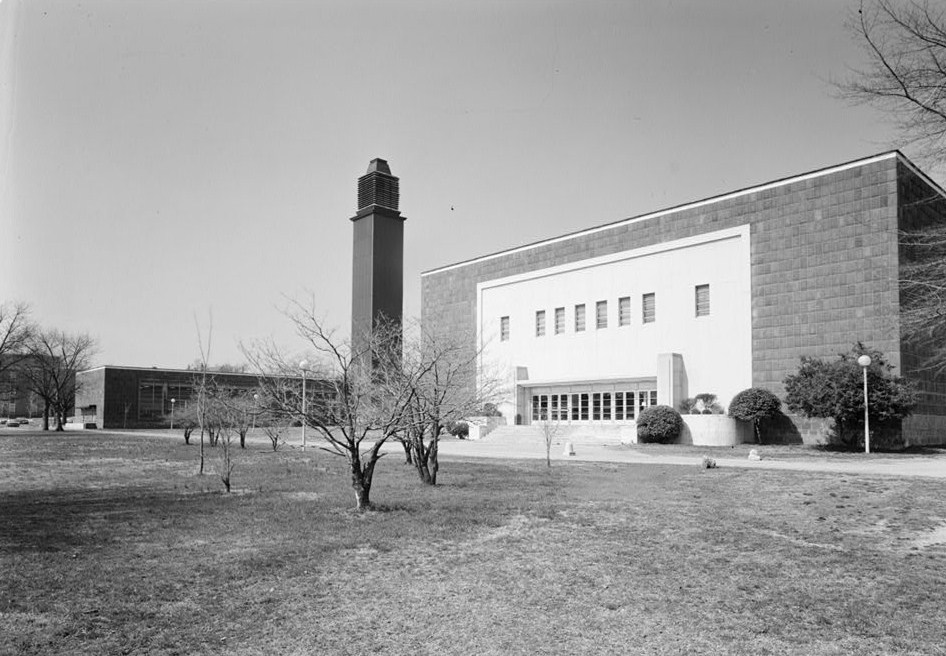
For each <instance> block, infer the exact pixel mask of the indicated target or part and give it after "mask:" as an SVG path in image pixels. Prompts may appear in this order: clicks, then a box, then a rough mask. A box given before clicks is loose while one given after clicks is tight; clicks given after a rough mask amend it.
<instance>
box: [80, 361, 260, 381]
mask: <svg viewBox="0 0 946 656" xmlns="http://www.w3.org/2000/svg"><path fill="white" fill-rule="evenodd" d="M99 369H121V370H122V371H142V372H148V371H153V372H155V373H164V374H199V373H203V372H201V371H199V370H197V369H168V368H165V367H129V366H124V365H116V364H103V365H99V366H98V367H91V368H89V369H83V370H82V371H78V372H76V373H80V374H85V373H89V372H91V371H97V370H99ZM207 373H208V374H214V375H217V376H247V377H249V378H259V375H258V374H247V373H238V372H230V371H209V370H208V371H207Z"/></svg>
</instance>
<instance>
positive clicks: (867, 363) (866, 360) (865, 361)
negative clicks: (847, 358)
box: [857, 355, 870, 453]
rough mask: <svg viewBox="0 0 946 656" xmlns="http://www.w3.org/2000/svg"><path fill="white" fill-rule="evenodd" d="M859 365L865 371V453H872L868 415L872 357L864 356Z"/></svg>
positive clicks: (859, 359) (860, 358)
mask: <svg viewBox="0 0 946 656" xmlns="http://www.w3.org/2000/svg"><path fill="white" fill-rule="evenodd" d="M857 364H859V365H861V369H863V370H864V453H870V420H869V419H868V414H867V367H869V366H870V356H869V355H862V356H861V357H859V358H858V359H857Z"/></svg>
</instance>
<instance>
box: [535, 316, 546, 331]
mask: <svg viewBox="0 0 946 656" xmlns="http://www.w3.org/2000/svg"><path fill="white" fill-rule="evenodd" d="M543 335H545V310H537V311H536V313H535V336H536V337H542V336H543Z"/></svg>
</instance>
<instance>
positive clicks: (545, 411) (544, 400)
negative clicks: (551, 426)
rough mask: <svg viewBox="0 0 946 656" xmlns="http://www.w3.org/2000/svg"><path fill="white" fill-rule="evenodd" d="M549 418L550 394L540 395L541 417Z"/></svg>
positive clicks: (541, 418)
mask: <svg viewBox="0 0 946 656" xmlns="http://www.w3.org/2000/svg"><path fill="white" fill-rule="evenodd" d="M548 418H549V395H548V394H543V395H542V396H540V397H539V419H540V420H542V421H545V420H547V419H548Z"/></svg>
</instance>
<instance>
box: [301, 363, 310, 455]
mask: <svg viewBox="0 0 946 656" xmlns="http://www.w3.org/2000/svg"><path fill="white" fill-rule="evenodd" d="M308 366H309V361H308V360H303V361H302V362H300V363H299V368H300V369H302V450H303V451H305V424H306V421H305V420H306V415H305V368H306V367H308Z"/></svg>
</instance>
